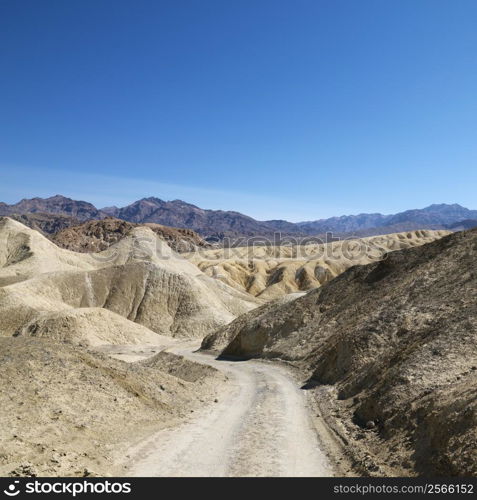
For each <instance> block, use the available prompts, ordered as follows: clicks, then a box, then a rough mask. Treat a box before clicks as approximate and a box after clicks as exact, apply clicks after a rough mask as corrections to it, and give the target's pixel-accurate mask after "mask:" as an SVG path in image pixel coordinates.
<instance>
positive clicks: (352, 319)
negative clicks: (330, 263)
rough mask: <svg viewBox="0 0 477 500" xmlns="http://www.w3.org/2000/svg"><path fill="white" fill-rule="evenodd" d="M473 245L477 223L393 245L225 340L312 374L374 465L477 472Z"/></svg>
mask: <svg viewBox="0 0 477 500" xmlns="http://www.w3.org/2000/svg"><path fill="white" fill-rule="evenodd" d="M476 251H477V230H472V231H468V232H462V233H455V234H452V235H449V236H446V237H444V238H442V239H439V240H437V241H434V242H432V243H429V244H427V245H423V246H420V247H416V248H410V249H406V250H402V251H397V252H392V253H390V254H389V255H388V256H387V258H386V259H384V260H382V261H380V262H376V263H372V264H369V265H366V266H355V267H352V268H351V269H349V270H348V271H346V272H345V273H343V274H342V275H340V276H338V277H337V278H336V279H334V280H332V281H331V282H329V283H328V284H327V285H325V286H323V287H322V288H319V289H317V290H313V291H311V292H309V293H307V294H306V295H305V296H303V297H301V298H298V299H296V300H293V301H291V302H288V303H285V304H276V305H271V306H265V307H263V308H261V309H257V310H255V311H252V312H251V313H248V314H247V315H245V316H243V317H240V318H238V319H237V320H235V321H234V322H232V323H231V324H230V325H229V326H228V327H225V328H222V329H221V330H219V332H218V333H217V335H216V336H217V344H218V345H219V346H220V344H221V343H222V342H223V341H224V339H225V338H228V339H229V340H230V343H229V344H228V346H227V347H226V348H225V349H224V350H223V354H224V355H229V356H241V357H265V358H270V359H282V360H286V361H288V362H291V363H293V364H295V365H296V366H298V367H299V368H300V369H301V370H303V372H304V373H305V374H308V376H309V382H308V387H314V389H313V391H315V393H316V395H317V397H318V398H320V399H321V401H322V405H324V407H327V408H328V409H329V420H330V423H331V425H333V426H334V427H335V428H336V429H337V431H338V432H340V433H341V434H342V435H343V436H344V439H346V440H347V441H348V442H349V443H352V444H353V446H350V447H349V448H350V449H351V448H353V447H354V449H356V450H358V451H357V452H356V453H357V455H356V456H357V457H358V458H357V460H358V462H359V463H360V464H361V466H362V467H363V468H364V469H366V472H367V473H371V474H374V475H386V474H399V475H402V474H404V475H409V474H411V475H413V474H424V475H475V474H476V473H477V468H476V467H477V438H476V436H477V327H476V325H477V321H476V319H477V301H476V298H477V274H476V273H475V271H474V268H475V258H476ZM204 347H207V348H210V347H212V348H213V347H214V338H213V336H212V337H209V338H208V339H207V340H206V341H205V342H204ZM333 415H335V416H333ZM336 417H337V418H336ZM359 457H360V458H359Z"/></svg>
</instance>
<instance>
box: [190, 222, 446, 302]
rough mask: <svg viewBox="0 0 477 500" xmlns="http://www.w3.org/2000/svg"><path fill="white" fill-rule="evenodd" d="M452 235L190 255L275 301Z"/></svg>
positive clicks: (240, 287) (414, 233) (219, 275)
mask: <svg viewBox="0 0 477 500" xmlns="http://www.w3.org/2000/svg"><path fill="white" fill-rule="evenodd" d="M446 234H449V233H448V232H447V231H412V232H407V233H397V234H390V235H385V236H375V237H371V238H363V239H357V240H342V241H336V242H332V243H327V244H317V243H313V244H307V245H283V246H273V245H269V246H253V247H237V248H216V249H211V250H201V251H200V252H195V253H193V254H187V257H188V258H189V259H190V260H191V261H192V262H194V263H195V264H197V266H198V267H199V268H200V269H201V270H202V271H203V272H204V273H205V274H207V275H208V276H211V277H215V278H218V279H220V280H222V281H223V282H224V283H227V284H228V285H230V286H233V287H235V288H237V289H238V290H241V291H246V292H248V293H250V294H252V295H254V296H256V297H260V298H261V299H265V300H271V299H275V298H278V297H281V296H283V295H286V294H289V293H294V292H299V291H307V290H311V289H313V288H317V287H319V286H321V285H324V284H325V283H327V282H328V281H330V280H331V279H333V278H334V277H336V276H338V275H339V274H341V273H342V272H344V271H345V270H346V269H348V268H349V267H351V266H354V265H357V264H368V263H370V262H375V261H377V260H380V259H381V258H382V257H383V255H385V254H386V253H387V252H390V251H394V250H401V249H403V248H411V247H414V246H418V245H423V244H425V243H429V242H431V241H434V240H435V239H438V238H441V237H442V236H444V235H446Z"/></svg>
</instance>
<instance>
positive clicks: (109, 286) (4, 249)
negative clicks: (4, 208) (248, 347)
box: [0, 218, 257, 343]
mask: <svg viewBox="0 0 477 500" xmlns="http://www.w3.org/2000/svg"><path fill="white" fill-rule="evenodd" d="M256 305H257V301H256V299H254V298H253V297H251V296H250V295H247V294H245V293H242V292H240V291H238V290H235V289H233V288H231V287H229V286H227V285H225V284H223V283H221V282H220V281H218V280H214V279H211V278H209V277H207V276H206V275H204V274H203V273H202V272H201V271H200V270H199V269H198V268H197V267H196V266H195V265H194V264H192V263H190V262H189V261H187V260H185V259H183V258H182V257H180V256H179V255H178V254H176V253H175V252H174V251H173V250H171V249H170V247H169V246H168V245H167V244H166V243H165V242H164V241H163V240H162V239H160V238H159V237H158V236H157V235H156V234H154V232H153V231H152V230H151V229H149V228H144V227H139V228H134V229H133V230H132V231H131V232H130V233H129V235H128V236H126V237H125V238H123V239H121V240H120V241H119V242H118V243H117V244H115V245H113V246H111V247H110V248H109V249H108V250H106V251H104V252H100V253H97V254H80V253H75V252H71V251H68V250H64V249H60V248H58V247H57V246H56V245H54V244H53V243H51V242H50V241H48V240H47V239H46V238H45V237H43V236H42V235H41V234H40V233H38V232H37V231H33V230H31V229H29V228H26V227H25V226H23V225H21V224H19V223H18V222H15V221H13V220H11V219H8V218H3V219H1V220H0V314H1V316H2V322H1V323H0V334H1V335H3V336H10V335H13V334H17V335H22V334H23V335H45V336H51V337H52V338H66V337H65V336H67V337H68V339H69V340H73V339H74V338H75V337H77V338H78V339H81V340H82V341H84V340H85V331H86V329H87V326H85V325H87V324H88V323H89V324H90V325H91V326H95V331H96V333H95V335H96V337H98V335H99V337H100V338H103V339H106V338H110V340H111V341H112V340H113V339H112V338H111V337H112V336H111V334H110V332H111V325H112V324H115V325H116V326H118V332H119V334H118V339H117V342H116V343H120V342H125V341H126V340H128V341H130V342H141V341H150V340H151V338H152V337H151V334H152V332H155V333H156V334H162V335H172V336H182V337H200V336H203V335H204V334H206V333H208V332H210V331H212V330H214V329H216V328H217V327H219V326H221V325H224V324H226V323H228V322H230V321H231V320H232V319H234V318H235V317H236V316H237V315H239V314H241V313H243V312H246V311H248V310H250V309H251V308H253V307H256ZM98 308H102V309H106V310H108V311H110V312H111V313H115V316H113V315H112V314H111V315H109V316H108V314H105V313H101V312H98V310H97V309H98ZM78 309H81V312H80V313H77V312H75V311H76V310H78ZM117 316H120V317H121V318H118V317H117ZM128 322H135V323H138V324H139V325H141V326H142V329H141V328H139V327H138V326H137V325H134V326H131V327H128V325H127V323H128ZM119 323H121V325H119ZM65 325H66V326H65ZM119 326H120V327H119ZM127 332H129V337H128V333H127ZM95 335H92V338H91V339H90V340H91V341H92V342H94V343H96V342H97V341H98V339H97V338H93V337H94V336H95Z"/></svg>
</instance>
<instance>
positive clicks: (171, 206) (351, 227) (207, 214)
mask: <svg viewBox="0 0 477 500" xmlns="http://www.w3.org/2000/svg"><path fill="white" fill-rule="evenodd" d="M32 213H35V214H36V213H45V214H56V215H61V216H66V217H74V218H75V220H80V221H87V220H94V219H103V218H105V217H107V216H112V217H116V218H118V219H122V220H125V221H128V222H133V223H136V224H144V223H154V224H162V225H165V226H171V227H177V228H186V229H192V230H194V231H196V232H197V233H199V234H200V235H201V236H203V237H204V238H206V239H208V240H210V241H213V240H215V241H220V240H223V239H224V238H231V239H233V238H237V237H266V238H270V237H273V235H274V234H275V233H277V232H279V233H282V234H283V235H284V236H295V237H298V238H300V237H305V236H314V235H324V234H326V233H327V232H331V233H334V234H336V235H341V236H342V235H350V234H351V235H356V236H361V237H363V236H368V235H373V234H385V233H391V232H399V231H411V230H415V229H453V228H459V227H460V226H459V223H461V222H463V221H472V220H477V210H469V209H467V208H465V207H462V206H461V205H458V204H452V205H449V204H434V205H430V206H428V207H425V208H423V209H413V210H406V211H404V212H400V213H397V214H390V215H383V214H380V213H373V214H365V213H364V214H358V215H343V216H340V217H330V218H328V219H319V220H315V221H307V222H298V223H293V222H288V221H285V220H268V221H258V220H255V219H253V218H252V217H249V216H247V215H244V214H241V213H239V212H236V211H225V210H209V209H202V208H200V207H197V206H196V205H192V204H190V203H187V202H185V201H182V200H172V201H164V200H161V199H160V198H156V197H149V198H143V199H141V200H138V201H135V202H134V203H131V204H130V205H127V206H125V207H121V208H118V207H115V206H113V207H106V208H104V209H97V208H96V207H95V206H94V205H92V204H91V203H88V202H85V201H76V200H72V199H71V198H66V197H64V196H61V195H55V196H52V197H50V198H33V199H23V200H21V201H20V202H18V203H16V204H14V205H7V204H6V203H0V216H2V215H7V216H10V215H25V214H32ZM468 224H469V223H465V224H464V226H463V227H464V228H466V227H468Z"/></svg>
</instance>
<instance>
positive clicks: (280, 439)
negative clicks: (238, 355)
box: [127, 346, 332, 477]
mask: <svg viewBox="0 0 477 500" xmlns="http://www.w3.org/2000/svg"><path fill="white" fill-rule="evenodd" d="M168 351H169V352H173V353H176V354H180V355H182V356H185V357H187V358H189V359H192V360H194V361H196V362H201V363H205V364H209V365H212V366H214V367H216V368H218V369H219V370H221V371H223V372H224V373H225V374H226V375H227V376H228V378H229V380H230V382H229V383H228V384H226V385H227V386H228V388H227V389H224V392H223V393H222V395H221V397H220V399H219V400H218V401H217V402H216V403H215V404H214V405H209V406H208V407H207V408H205V409H204V410H203V411H200V412H195V413H192V414H191V417H190V419H189V420H188V421H187V422H186V423H184V424H183V425H181V426H179V427H176V428H173V429H166V430H163V431H160V432H158V433H157V434H155V435H153V436H151V437H150V438H148V439H147V440H145V441H142V442H141V443H140V444H139V445H136V446H135V447H134V448H131V449H130V450H129V452H128V455H129V456H130V458H129V459H128V462H129V463H130V464H132V466H131V467H130V468H129V470H128V472H127V474H128V475H131V476H214V477H217V476H228V477H230V476H329V475H332V471H331V468H330V465H329V463H328V461H327V459H326V456H325V454H324V453H323V452H322V451H321V450H320V445H319V442H318V438H317V435H316V432H315V430H314V429H313V428H312V424H311V419H310V413H309V410H308V407H307V404H306V397H305V394H304V393H303V391H301V390H300V389H299V388H298V387H297V384H296V382H295V381H294V380H293V379H292V377H291V375H290V374H289V373H288V372H287V370H286V369H285V368H283V367H280V366H274V365H271V364H267V363H262V362H258V361H241V362H234V361H218V360H216V359H214V358H213V357H212V356H210V355H207V354H203V353H194V352H192V349H191V347H190V346H189V347H188V348H184V347H180V346H176V347H172V348H169V349H168Z"/></svg>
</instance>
